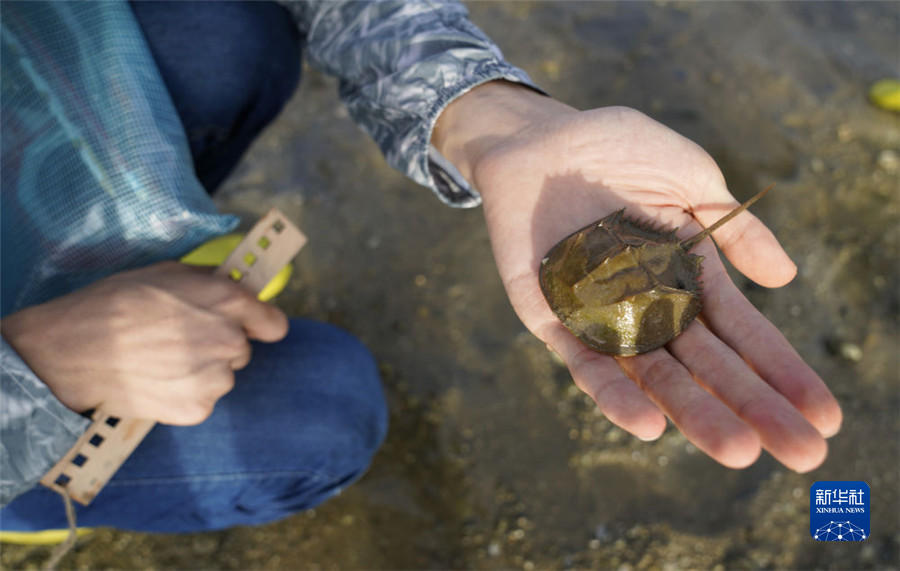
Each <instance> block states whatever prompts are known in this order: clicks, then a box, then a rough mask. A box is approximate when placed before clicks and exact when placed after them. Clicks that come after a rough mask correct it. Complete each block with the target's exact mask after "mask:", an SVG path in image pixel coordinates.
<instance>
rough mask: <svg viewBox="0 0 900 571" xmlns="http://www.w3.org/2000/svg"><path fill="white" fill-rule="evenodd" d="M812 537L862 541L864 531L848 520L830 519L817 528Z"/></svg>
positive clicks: (827, 539)
mask: <svg viewBox="0 0 900 571" xmlns="http://www.w3.org/2000/svg"><path fill="white" fill-rule="evenodd" d="M813 538H814V539H816V540H817V541H862V540H864V539H865V538H866V531H865V530H864V529H863V528H861V527H859V526H858V525H856V524H854V523H850V522H849V521H832V522H829V523H828V524H827V525H823V526H822V527H820V528H819V529H817V530H816V533H815V534H813Z"/></svg>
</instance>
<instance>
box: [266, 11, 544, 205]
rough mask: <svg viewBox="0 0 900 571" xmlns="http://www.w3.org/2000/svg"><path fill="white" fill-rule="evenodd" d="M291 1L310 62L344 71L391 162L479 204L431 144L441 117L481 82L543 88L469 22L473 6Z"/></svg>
mask: <svg viewBox="0 0 900 571" xmlns="http://www.w3.org/2000/svg"><path fill="white" fill-rule="evenodd" d="M282 4H283V5H285V6H286V7H287V8H288V9H289V10H290V11H291V12H292V14H293V16H294V18H295V20H296V21H297V24H298V26H299V27H300V30H301V32H302V33H303V34H304V35H305V38H306V44H307V45H306V55H307V60H308V62H309V63H310V65H312V66H313V67H314V68H316V69H318V70H320V71H322V72H323V73H327V74H330V75H335V76H337V77H338V78H339V79H340V86H341V87H340V95H341V99H342V100H343V101H344V103H345V104H346V105H347V108H348V110H349V112H350V115H351V116H352V117H353V119H354V120H355V121H356V123H357V124H358V125H360V127H362V129H363V130H365V131H366V132H368V133H369V134H370V135H371V136H372V138H373V139H374V140H375V142H376V143H377V144H378V146H379V147H380V148H381V151H382V152H383V153H384V155H385V158H386V159H387V161H388V163H389V164H390V165H391V166H393V167H395V168H396V169H398V170H399V171H400V172H402V173H404V174H406V175H407V176H409V177H410V178H412V179H413V180H414V181H416V182H418V183H419V184H422V185H424V186H427V187H429V188H431V189H432V190H434V191H435V192H437V194H438V196H439V197H440V198H441V200H443V201H444V202H445V203H447V204H449V205H451V206H457V207H471V206H476V205H478V204H479V203H480V201H481V199H480V196H479V195H478V193H477V192H476V191H475V190H474V189H472V188H471V187H470V186H469V185H468V183H467V182H466V181H465V180H463V179H462V177H460V176H459V174H458V173H457V172H456V170H455V169H454V168H453V166H452V165H450V163H449V162H447V161H446V160H444V159H443V158H442V157H441V156H440V155H439V154H438V153H437V151H436V150H435V149H434V148H433V147H431V146H430V143H429V142H430V140H431V131H432V129H433V128H434V123H435V121H436V120H437V118H438V116H439V115H440V113H441V112H442V111H443V109H444V108H445V107H446V106H447V105H448V104H449V103H450V102H451V101H453V100H454V99H455V98H457V97H459V96H460V95H462V94H464V93H466V92H467V91H469V90H470V89H472V88H474V87H476V86H477V85H479V84H481V83H484V82H487V81H491V80H495V79H505V80H508V81H513V82H517V83H522V84H526V85H529V86H531V87H534V86H533V85H532V83H531V80H530V79H529V77H528V75H527V74H526V73H525V72H524V71H522V70H521V69H518V68H516V67H514V66H512V65H510V64H509V63H507V62H506V61H505V60H504V59H503V56H502V54H501V53H500V50H499V49H498V48H497V46H496V45H494V43H493V42H492V41H491V40H490V39H488V37H487V36H486V35H485V34H484V33H483V32H482V31H481V30H479V29H478V28H477V27H476V26H475V25H474V24H472V23H471V22H470V21H469V20H468V12H467V11H466V9H465V7H464V6H462V5H461V4H459V3H456V2H448V1H431V2H429V1H417V2H407V1H403V0H387V1H380V2H353V1H348V2H342V1H337V2H335V1H329V2H290V1H283V2H282ZM534 88H535V89H537V88H536V87H534ZM538 91H540V90H539V89H538Z"/></svg>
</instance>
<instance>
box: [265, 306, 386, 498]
mask: <svg viewBox="0 0 900 571" xmlns="http://www.w3.org/2000/svg"><path fill="white" fill-rule="evenodd" d="M253 361H254V362H256V363H258V365H257V366H263V367H271V369H269V371H268V372H266V373H263V374H264V375H265V376H280V377H281V378H282V379H283V384H282V385H281V388H280V389H279V392H280V394H281V398H280V399H279V402H278V403H272V402H271V401H270V402H269V404H268V405H267V406H268V413H269V414H270V415H274V416H277V417H282V418H291V419H294V420H293V421H292V422H291V423H290V424H291V425H292V429H291V431H292V432H294V434H292V435H291V436H290V437H288V438H289V439H290V438H299V439H301V440H302V441H303V443H304V444H303V448H304V449H305V450H307V451H309V458H308V459H306V460H304V462H309V463H311V464H314V465H317V466H319V467H320V468H318V469H319V470H321V471H323V472H327V473H329V474H331V475H332V476H334V477H335V478H336V479H339V480H340V479H345V480H348V481H349V480H352V479H354V478H355V477H357V476H359V475H360V474H362V472H363V471H365V469H366V468H367V467H368V465H369V462H370V461H371V459H372V457H373V456H374V454H375V452H376V451H377V450H378V448H379V447H380V446H381V444H382V442H384V439H385V436H386V434H387V426H388V409H387V403H386V400H385V395H384V389H383V388H382V384H381V377H380V375H379V373H378V366H377V364H376V361H375V358H374V357H373V356H372V354H371V353H370V352H369V350H368V349H367V348H366V347H365V346H364V345H363V344H362V342H360V341H359V340H358V339H357V338H356V337H354V336H353V335H351V334H350V333H348V332H346V331H344V330H342V329H340V328H338V327H335V326H333V325H330V324H327V323H321V322H317V321H311V320H303V319H292V320H291V321H290V328H289V330H288V334H287V336H286V337H285V338H284V339H283V340H282V341H280V342H278V343H274V344H259V345H257V346H255V347H254V357H253ZM252 366H253V365H252V364H251V367H252Z"/></svg>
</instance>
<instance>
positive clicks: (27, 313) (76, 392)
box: [0, 302, 97, 413]
mask: <svg viewBox="0 0 900 571" xmlns="http://www.w3.org/2000/svg"><path fill="white" fill-rule="evenodd" d="M51 303H52V302H51ZM48 310H49V311H48ZM51 314H52V309H49V308H48V307H47V304H40V305H34V306H29V307H26V308H24V309H21V310H19V311H17V312H16V313H12V314H10V315H7V316H6V317H4V318H3V320H2V321H0V334H2V335H3V338H4V339H5V340H6V342H7V343H8V344H9V345H10V347H12V348H13V349H14V350H15V352H16V353H17V354H18V355H19V357H20V358H21V359H22V361H23V362H24V363H25V364H26V365H28V367H29V368H30V369H31V371H32V372H33V373H34V374H35V375H36V376H37V377H38V378H39V379H40V380H41V381H42V382H43V383H44V384H45V385H46V386H47V388H49V389H50V391H51V392H52V393H53V394H54V395H55V396H56V398H57V399H59V401H60V402H62V403H63V404H64V405H65V406H67V407H68V408H70V409H71V410H73V411H75V412H78V413H81V412H84V411H85V410H88V409H91V408H94V407H95V406H96V404H97V403H96V402H94V401H93V400H92V398H93V397H92V395H90V394H88V391H87V387H83V386H81V385H79V384H75V383H68V382H66V381H67V378H66V375H64V374H62V375H61V374H58V371H56V370H55V368H54V367H53V366H52V365H51V364H49V363H48V362H47V359H46V355H47V353H48V352H51V353H52V352H59V353H63V352H64V349H63V348H60V347H58V343H57V342H56V340H54V339H53V334H52V332H53V325H52V324H51V323H52V320H51V319H49V318H50V317H51Z"/></svg>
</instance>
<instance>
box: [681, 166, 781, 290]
mask: <svg viewBox="0 0 900 571" xmlns="http://www.w3.org/2000/svg"><path fill="white" fill-rule="evenodd" d="M770 196H771V195H770ZM704 200H705V202H706V204H704V205H701V206H697V207H695V208H694V210H693V214H694V217H695V218H696V219H697V220H698V221H699V222H700V223H701V224H702V225H703V227H704V228H708V227H709V226H712V225H713V224H715V223H716V222H717V221H718V220H719V219H720V218H722V217H723V216H725V215H727V214H728V213H729V212H731V211H732V210H733V209H735V208H737V207H738V206H739V205H740V203H738V202H737V201H736V200H735V199H734V197H733V196H732V195H731V193H730V192H728V189H727V188H726V187H725V185H724V183H722V184H713V185H712V186H711V187H710V188H709V190H708V192H707V195H706V197H705V199H704ZM713 238H714V239H715V241H716V244H717V245H718V246H719V248H720V249H721V250H722V253H723V254H725V257H726V258H728V260H729V261H730V262H731V263H732V264H734V267H735V268H737V269H738V271H739V272H741V273H742V274H744V275H745V276H747V277H748V278H750V279H751V280H753V281H755V282H756V283H758V284H759V285H761V286H764V287H780V286H783V285H785V284H787V283H788V282H790V281H791V280H792V279H794V276H795V275H796V274H797V266H796V264H794V262H793V261H792V260H791V259H790V257H789V256H788V255H787V253H786V252H785V251H784V249H783V248H782V247H781V244H779V243H778V239H777V238H776V237H775V235H774V234H772V232H771V230H769V229H768V228H767V227H766V225H765V224H763V223H762V221H761V220H760V219H759V218H757V217H756V216H754V215H753V214H752V213H751V212H749V211H744V212H742V213H740V214H738V215H737V216H736V217H735V218H734V219H733V220H730V221H728V222H727V223H726V224H725V225H723V226H721V227H720V228H719V229H717V230H716V231H715V232H714V233H713Z"/></svg>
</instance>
